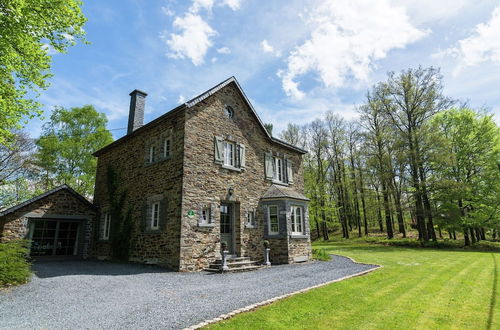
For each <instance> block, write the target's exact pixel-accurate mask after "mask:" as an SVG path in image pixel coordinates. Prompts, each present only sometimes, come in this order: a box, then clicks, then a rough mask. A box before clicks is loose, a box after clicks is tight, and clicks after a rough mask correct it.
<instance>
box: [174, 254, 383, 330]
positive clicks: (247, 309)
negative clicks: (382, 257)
mask: <svg viewBox="0 0 500 330" xmlns="http://www.w3.org/2000/svg"><path fill="white" fill-rule="evenodd" d="M333 256H335V254H333ZM339 256H341V257H345V258H348V259H349V260H351V261H352V262H354V263H356V264H360V265H369V266H374V268H370V269H367V270H364V271H362V272H359V273H355V274H351V275H347V276H344V277H341V278H338V279H335V280H331V281H328V282H325V283H320V284H316V285H313V286H310V287H307V288H304V289H300V290H297V291H294V292H290V293H286V294H284V295H281V296H277V297H274V298H270V299H267V300H264V301H261V302H258V303H255V304H251V305H248V306H245V307H242V308H238V309H235V310H233V311H231V312H229V313H225V314H222V315H219V316H218V317H215V318H213V319H209V320H205V321H203V322H200V323H198V324H195V325H192V326H189V327H186V328H184V330H196V329H201V328H203V327H206V326H207V325H209V324H213V323H217V322H220V321H223V320H227V319H229V318H231V317H233V316H235V315H237V314H241V313H244V312H250V311H252V310H255V309H257V308H259V307H262V306H266V305H270V304H272V303H274V302H276V301H279V300H283V299H285V298H289V297H291V296H294V295H297V294H299V293H304V292H307V291H310V290H313V289H317V288H321V287H323V286H326V285H329V284H332V283H336V282H340V281H343V280H347V279H350V278H353V277H358V276H363V275H365V274H368V273H371V272H373V271H375V270H377V269H380V268H383V267H384V266H382V265H377V264H368V263H362V262H357V261H356V260H354V259H353V258H351V257H348V256H344V255H339Z"/></svg>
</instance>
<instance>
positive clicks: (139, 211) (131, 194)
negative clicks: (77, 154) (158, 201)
mask: <svg viewBox="0 0 500 330" xmlns="http://www.w3.org/2000/svg"><path fill="white" fill-rule="evenodd" d="M168 137H169V138H170V139H171V155H170V157H168V158H163V157H162V147H163V146H162V141H163V139H164V138H168ZM125 139H126V140H127V141H123V142H121V143H116V144H115V145H114V146H110V147H109V148H107V149H106V150H104V151H103V152H102V153H100V154H99V156H98V163H97V173H96V186H95V192H94V202H95V203H96V205H98V206H99V207H100V209H101V210H106V208H109V201H108V198H109V197H108V192H107V181H106V180H107V179H106V176H107V169H108V166H110V165H111V166H112V167H113V168H114V170H115V171H116V172H117V173H118V175H119V176H120V178H121V180H120V182H121V184H120V188H121V189H124V190H126V191H127V201H126V205H127V206H126V207H127V208H128V207H130V208H131V210H132V219H133V229H132V234H131V245H130V260H131V261H136V262H144V263H152V264H159V265H163V266H166V267H169V268H172V269H176V270H177V269H178V268H179V244H180V219H181V204H182V179H183V165H182V163H183V157H184V113H183V112H182V111H172V112H171V113H169V114H167V115H165V116H163V117H161V118H159V119H157V120H155V121H154V123H150V124H149V125H148V126H146V127H144V128H141V129H139V130H137V131H136V132H134V133H132V134H131V135H129V136H126V137H125ZM151 144H154V145H155V146H156V154H157V157H156V158H155V161H154V162H152V163H149V161H148V160H147V157H148V154H149V152H148V151H149V146H150V145H151ZM158 195H161V196H163V198H164V200H165V202H166V205H165V210H164V211H166V213H167V217H166V223H165V227H164V228H162V229H161V230H158V231H156V232H153V231H146V230H144V228H143V223H144V220H145V217H146V211H145V208H146V206H147V204H148V199H149V198H150V197H152V196H158ZM124 211H126V210H124ZM162 211H163V210H162ZM102 216H103V211H101V214H100V215H99V217H98V219H97V220H96V221H95V222H94V229H95V233H96V234H95V235H94V236H93V245H92V255H93V256H95V257H97V258H99V259H105V258H109V257H110V242H109V241H101V240H100V239H99V236H98V232H99V230H98V229H99V226H100V221H102Z"/></svg>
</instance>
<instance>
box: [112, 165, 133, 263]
mask: <svg viewBox="0 0 500 330" xmlns="http://www.w3.org/2000/svg"><path fill="white" fill-rule="evenodd" d="M120 182H121V181H120V176H119V174H118V173H117V172H116V171H115V170H114V168H113V167H112V166H109V167H108V169H107V188H108V198H109V202H110V214H111V244H112V250H113V259H115V260H117V261H128V256H129V250H130V236H131V233H132V206H131V205H129V206H128V208H126V206H127V205H126V200H127V191H126V190H125V189H123V187H121V186H120ZM125 209H126V211H125V212H124V210H125Z"/></svg>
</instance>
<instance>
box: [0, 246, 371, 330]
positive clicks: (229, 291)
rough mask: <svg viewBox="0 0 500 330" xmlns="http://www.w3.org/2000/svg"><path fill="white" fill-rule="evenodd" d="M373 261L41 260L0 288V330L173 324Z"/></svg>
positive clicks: (348, 271)
mask: <svg viewBox="0 0 500 330" xmlns="http://www.w3.org/2000/svg"><path fill="white" fill-rule="evenodd" d="M375 267H376V266H373V265H365V264H357V263H354V262H352V261H351V260H350V259H348V258H345V257H341V256H334V257H333V260H332V261H329V262H312V263H306V264H296V265H278V266H272V267H271V268H268V269H261V270H258V271H253V272H246V273H232V274H210V273H206V272H201V273H177V272H166V271H165V270H164V269H160V268H157V267H153V266H145V265H136V264H113V263H106V262H98V261H64V262H56V261H53V262H40V263H36V264H35V265H34V266H33V268H34V270H35V273H36V275H34V276H33V278H32V280H31V282H30V283H29V284H27V285H24V286H21V287H17V288H14V289H10V290H4V291H0V328H2V329H158V328H163V329H165V328H167V329H178V328H184V327H187V326H190V325H194V324H197V323H199V322H202V321H204V320H206V319H211V318H214V317H217V316H219V315H221V314H224V313H228V312H230V311H232V310H235V309H238V308H241V307H244V306H248V305H251V304H254V303H257V302H261V301H264V300H266V299H270V298H273V297H276V296H280V295H283V294H286V293H290V292H294V291H297V290H300V289H303V288H307V287H310V286H313V285H317V284H321V283H324V282H328V281H332V280H335V279H339V278H341V277H344V276H347V275H352V274H356V273H359V272H362V271H365V270H368V269H372V268H375Z"/></svg>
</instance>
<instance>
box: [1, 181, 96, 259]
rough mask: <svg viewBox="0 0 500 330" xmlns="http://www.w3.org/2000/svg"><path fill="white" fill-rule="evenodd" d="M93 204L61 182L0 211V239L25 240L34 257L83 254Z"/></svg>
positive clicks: (87, 246)
mask: <svg viewBox="0 0 500 330" xmlns="http://www.w3.org/2000/svg"><path fill="white" fill-rule="evenodd" d="M96 214H97V210H96V208H95V206H94V205H93V204H92V203H91V202H89V201H88V200H87V199H86V198H85V197H83V196H82V195H80V194H78V193H77V192H76V191H74V190H73V189H71V188H70V187H68V186H67V185H61V186H59V187H56V188H54V189H52V190H49V191H47V192H45V193H43V194H41V195H38V196H36V197H34V198H32V199H30V200H27V201H25V202H23V203H21V204H18V205H16V206H13V207H11V208H8V209H6V210H3V211H1V212H0V233H1V235H0V241H1V242H6V241H10V240H14V239H29V240H30V241H31V256H34V257H55V256H56V257H63V256H64V257H68V256H76V257H87V256H88V254H89V250H88V248H89V245H90V241H91V228H92V219H94V217H95V216H96Z"/></svg>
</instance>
